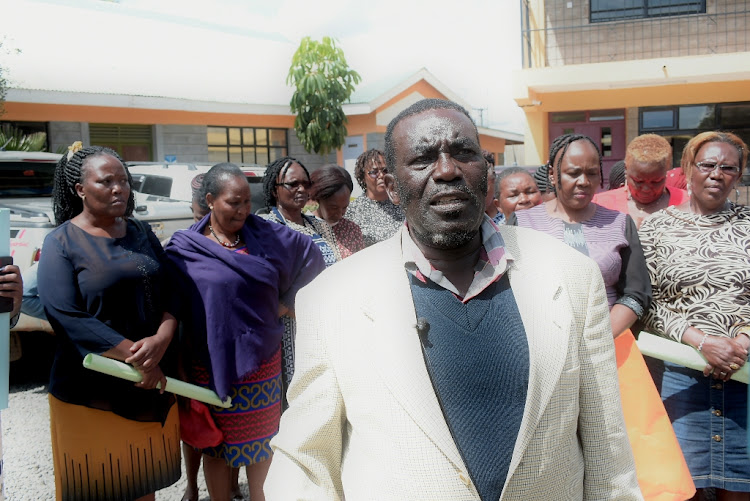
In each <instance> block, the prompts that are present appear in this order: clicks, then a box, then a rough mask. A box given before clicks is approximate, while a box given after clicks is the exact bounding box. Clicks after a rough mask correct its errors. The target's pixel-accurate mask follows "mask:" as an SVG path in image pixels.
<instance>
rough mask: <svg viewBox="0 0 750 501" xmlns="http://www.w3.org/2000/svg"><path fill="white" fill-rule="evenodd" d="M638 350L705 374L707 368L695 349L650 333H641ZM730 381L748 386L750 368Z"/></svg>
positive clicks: (743, 367) (746, 367)
mask: <svg viewBox="0 0 750 501" xmlns="http://www.w3.org/2000/svg"><path fill="white" fill-rule="evenodd" d="M638 348H639V349H640V350H641V353H643V354H644V355H648V356H649V357H652V358H658V359H659V360H666V361H667V362H672V363H673V364H677V365H682V366H683V367H687V368H689V369H695V370H697V371H701V372H703V369H704V368H705V367H706V364H707V363H708V362H706V359H705V358H703V355H701V353H700V352H699V351H698V350H696V349H695V348H693V347H691V346H688V345H685V344H682V343H678V342H676V341H672V340H671V339H666V338H663V337H660V336H656V335H654V334H649V333H648V332H641V333H640V335H639V336H638ZM730 379H734V380H735V381H739V382H741V383H745V384H748V381H750V367H748V364H745V365H743V366H742V367H741V368H740V370H738V371H735V372H734V373H733V374H732V377H731V378H730Z"/></svg>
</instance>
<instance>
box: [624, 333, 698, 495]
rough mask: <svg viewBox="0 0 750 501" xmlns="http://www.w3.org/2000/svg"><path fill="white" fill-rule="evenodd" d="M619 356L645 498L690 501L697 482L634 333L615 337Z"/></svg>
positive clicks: (627, 419) (626, 411) (626, 410)
mask: <svg viewBox="0 0 750 501" xmlns="http://www.w3.org/2000/svg"><path fill="white" fill-rule="evenodd" d="M615 353H616V355H617V375H618V377H619V380H620V396H621V398H622V409H623V414H624V415H625V426H626V428H627V430H628V438H629V439H630V446H631V447H632V449H633V456H634V457H635V469H636V474H637V475H638V484H639V485H640V487H641V492H642V493H643V498H644V499H645V500H647V501H684V500H685V499H690V498H691V497H692V496H693V495H694V494H695V485H694V484H693V479H692V477H691V476H690V471H689V470H688V467H687V464H686V463H685V458H684V457H683V455H682V450H681V449H680V444H679V443H678V442H677V437H676V436H675V434H674V430H673V429H672V423H671V422H670V420H669V416H667V411H666V410H665V409H664V404H662V401H661V397H660V396H659V392H658V391H657V390H656V386H655V385H654V381H653V379H651V374H650V373H649V371H648V368H647V367H646V362H645V361H644V360H643V355H641V351H640V350H639V349H638V345H636V343H635V338H634V337H633V334H632V333H631V332H630V330H627V331H625V332H623V333H622V334H620V335H619V336H617V337H616V338H615Z"/></svg>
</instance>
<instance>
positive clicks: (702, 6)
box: [647, 0, 706, 17]
mask: <svg viewBox="0 0 750 501" xmlns="http://www.w3.org/2000/svg"><path fill="white" fill-rule="evenodd" d="M647 3H648V12H647V15H648V16H649V17H651V16H654V17H655V16H675V15H678V14H701V13H704V12H706V2H705V0H697V1H696V0H648V2H647Z"/></svg>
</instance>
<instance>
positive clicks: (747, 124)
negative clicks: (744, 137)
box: [719, 103, 750, 129]
mask: <svg viewBox="0 0 750 501" xmlns="http://www.w3.org/2000/svg"><path fill="white" fill-rule="evenodd" d="M719 106H720V109H721V128H722V129H732V128H737V129H745V128H750V103H745V104H721V105H719Z"/></svg>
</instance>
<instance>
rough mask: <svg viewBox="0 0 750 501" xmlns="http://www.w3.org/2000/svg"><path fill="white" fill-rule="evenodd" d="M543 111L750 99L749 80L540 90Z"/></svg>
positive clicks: (727, 101) (539, 96)
mask: <svg viewBox="0 0 750 501" xmlns="http://www.w3.org/2000/svg"><path fill="white" fill-rule="evenodd" d="M537 96H538V99H539V100H541V101H542V106H540V109H541V111H546V112H552V111H570V110H595V109H609V108H628V107H641V106H671V105H678V104H704V103H730V102H732V101H747V100H748V97H749V96H750V92H749V91H748V82H747V81H735V82H712V83H694V84H680V85H664V86H659V87H637V88H630V89H609V90H587V91H579V92H550V93H538V94H537Z"/></svg>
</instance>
